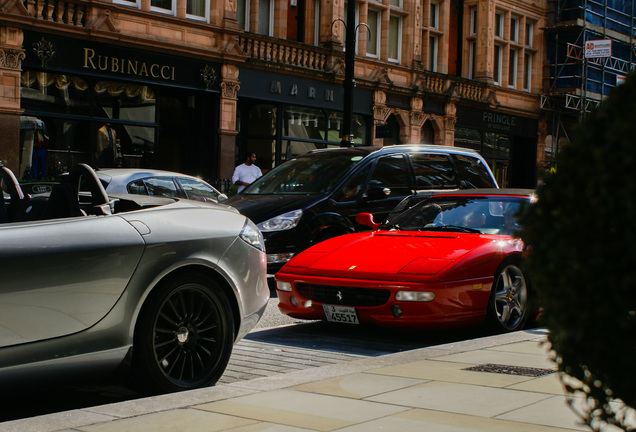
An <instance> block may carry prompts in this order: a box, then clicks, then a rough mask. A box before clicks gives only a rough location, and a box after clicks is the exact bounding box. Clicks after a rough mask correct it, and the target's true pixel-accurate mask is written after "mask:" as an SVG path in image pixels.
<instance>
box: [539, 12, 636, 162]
mask: <svg viewBox="0 0 636 432" xmlns="http://www.w3.org/2000/svg"><path fill="white" fill-rule="evenodd" d="M633 1H634V0H551V1H549V10H548V19H547V26H546V28H545V29H544V30H545V35H546V38H545V40H546V46H547V51H546V55H547V61H546V65H545V69H544V91H543V93H542V94H541V101H540V108H541V110H542V111H543V112H544V114H545V115H546V117H545V118H546V120H547V123H548V131H547V133H548V135H549V137H550V139H549V140H547V141H546V158H545V160H544V161H543V162H544V166H545V167H546V168H551V167H552V166H553V165H554V163H555V162H554V158H555V157H556V155H557V153H558V152H559V146H560V143H562V142H564V141H565V142H567V141H569V140H570V135H571V133H572V131H573V128H574V127H575V126H576V125H577V124H578V123H579V122H580V121H582V120H583V119H584V118H585V115H586V113H588V112H589V111H590V110H592V109H594V107H596V106H597V105H598V104H599V103H601V101H602V100H603V99H604V98H605V97H606V96H607V95H608V94H609V93H610V92H611V91H612V89H613V88H614V87H616V86H617V85H619V84H620V83H621V82H622V80H623V79H624V78H625V76H626V75H627V74H628V73H629V72H631V71H632V70H633V69H634V68H635V67H636V50H635V48H636V47H635V38H636V28H635V24H636V17H635V11H636V4H634V3H633ZM603 40H606V41H611V42H610V44H611V45H610V46H611V51H610V52H609V55H604V56H602V57H596V56H593V55H590V52H589V51H588V54H587V55H586V44H587V43H590V42H594V41H603Z"/></svg>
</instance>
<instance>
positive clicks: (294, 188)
mask: <svg viewBox="0 0 636 432" xmlns="http://www.w3.org/2000/svg"><path fill="white" fill-rule="evenodd" d="M363 157H364V156H363V155H361V154H360V153H352V152H338V151H334V152H329V153H314V154H309V155H305V156H301V157H298V158H296V159H291V160H290V161H287V162H285V163H284V164H282V165H279V166H277V167H276V168H274V169H273V170H271V171H270V172H268V173H267V174H265V175H264V176H263V177H261V178H259V179H258V180H256V181H255V182H254V183H252V184H251V185H249V186H248V187H247V188H245V190H244V191H243V192H242V194H323V193H328V192H331V191H332V190H333V188H334V187H335V186H336V185H337V184H338V182H339V180H340V179H341V178H342V177H343V175H344V174H345V173H346V172H347V171H348V170H349V168H351V167H352V166H354V165H356V164H357V163H358V162H360V161H361V160H362V158H363Z"/></svg>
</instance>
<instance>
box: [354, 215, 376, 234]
mask: <svg viewBox="0 0 636 432" xmlns="http://www.w3.org/2000/svg"><path fill="white" fill-rule="evenodd" d="M356 223H357V224H359V225H363V226H366V227H369V228H371V229H372V230H374V231H375V230H377V229H378V228H379V227H380V224H379V223H375V222H374V221H373V215H372V214H371V213H358V215H357V216H356Z"/></svg>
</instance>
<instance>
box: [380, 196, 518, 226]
mask: <svg viewBox="0 0 636 432" xmlns="http://www.w3.org/2000/svg"><path fill="white" fill-rule="evenodd" d="M529 202H530V198H527V197H502V196H492V197H485V196H483V197H465V196H458V197H433V198H431V199H429V200H425V201H421V202H419V203H418V204H415V205H413V206H412V207H409V205H408V204H406V203H404V202H403V203H401V204H400V205H403V207H402V208H403V209H404V210H403V211H402V212H393V213H392V215H391V216H390V217H389V218H388V219H387V220H386V221H385V222H384V223H383V224H382V225H381V226H380V230H392V231H395V230H397V231H450V232H469V233H482V234H501V235H513V234H514V233H515V232H517V231H519V229H520V227H519V225H518V223H517V215H518V213H519V210H520V208H521V207H522V206H523V205H525V204H527V203H529Z"/></svg>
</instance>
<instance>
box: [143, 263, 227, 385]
mask: <svg viewBox="0 0 636 432" xmlns="http://www.w3.org/2000/svg"><path fill="white" fill-rule="evenodd" d="M233 343H234V326H233V322H232V318H231V310H230V305H229V302H228V300H227V298H226V297H225V295H224V294H223V292H222V291H221V289H220V287H219V286H218V285H217V284H216V283H215V282H214V281H212V280H211V279H209V278H207V277H205V276H202V275H186V276H183V275H181V276H178V277H173V278H171V279H170V280H168V281H165V282H164V283H162V285H161V287H159V288H158V291H157V292H155V293H153V294H152V295H151V298H149V300H148V301H147V302H146V304H145V305H144V308H143V309H142V312H141V314H140V316H139V321H138V324H137V329H136V331H135V340H134V348H133V368H134V374H135V375H133V377H135V379H137V380H138V383H137V384H141V387H142V388H143V389H146V390H150V391H151V392H156V391H159V392H173V391H180V390H189V389H194V388H199V387H205V386H208V385H212V384H214V383H216V381H218V379H219V378H220V377H221V375H222V374H223V372H224V371H225V368H226V366H227V363H228V361H229V359H230V354H231V353H232V346H233Z"/></svg>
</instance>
